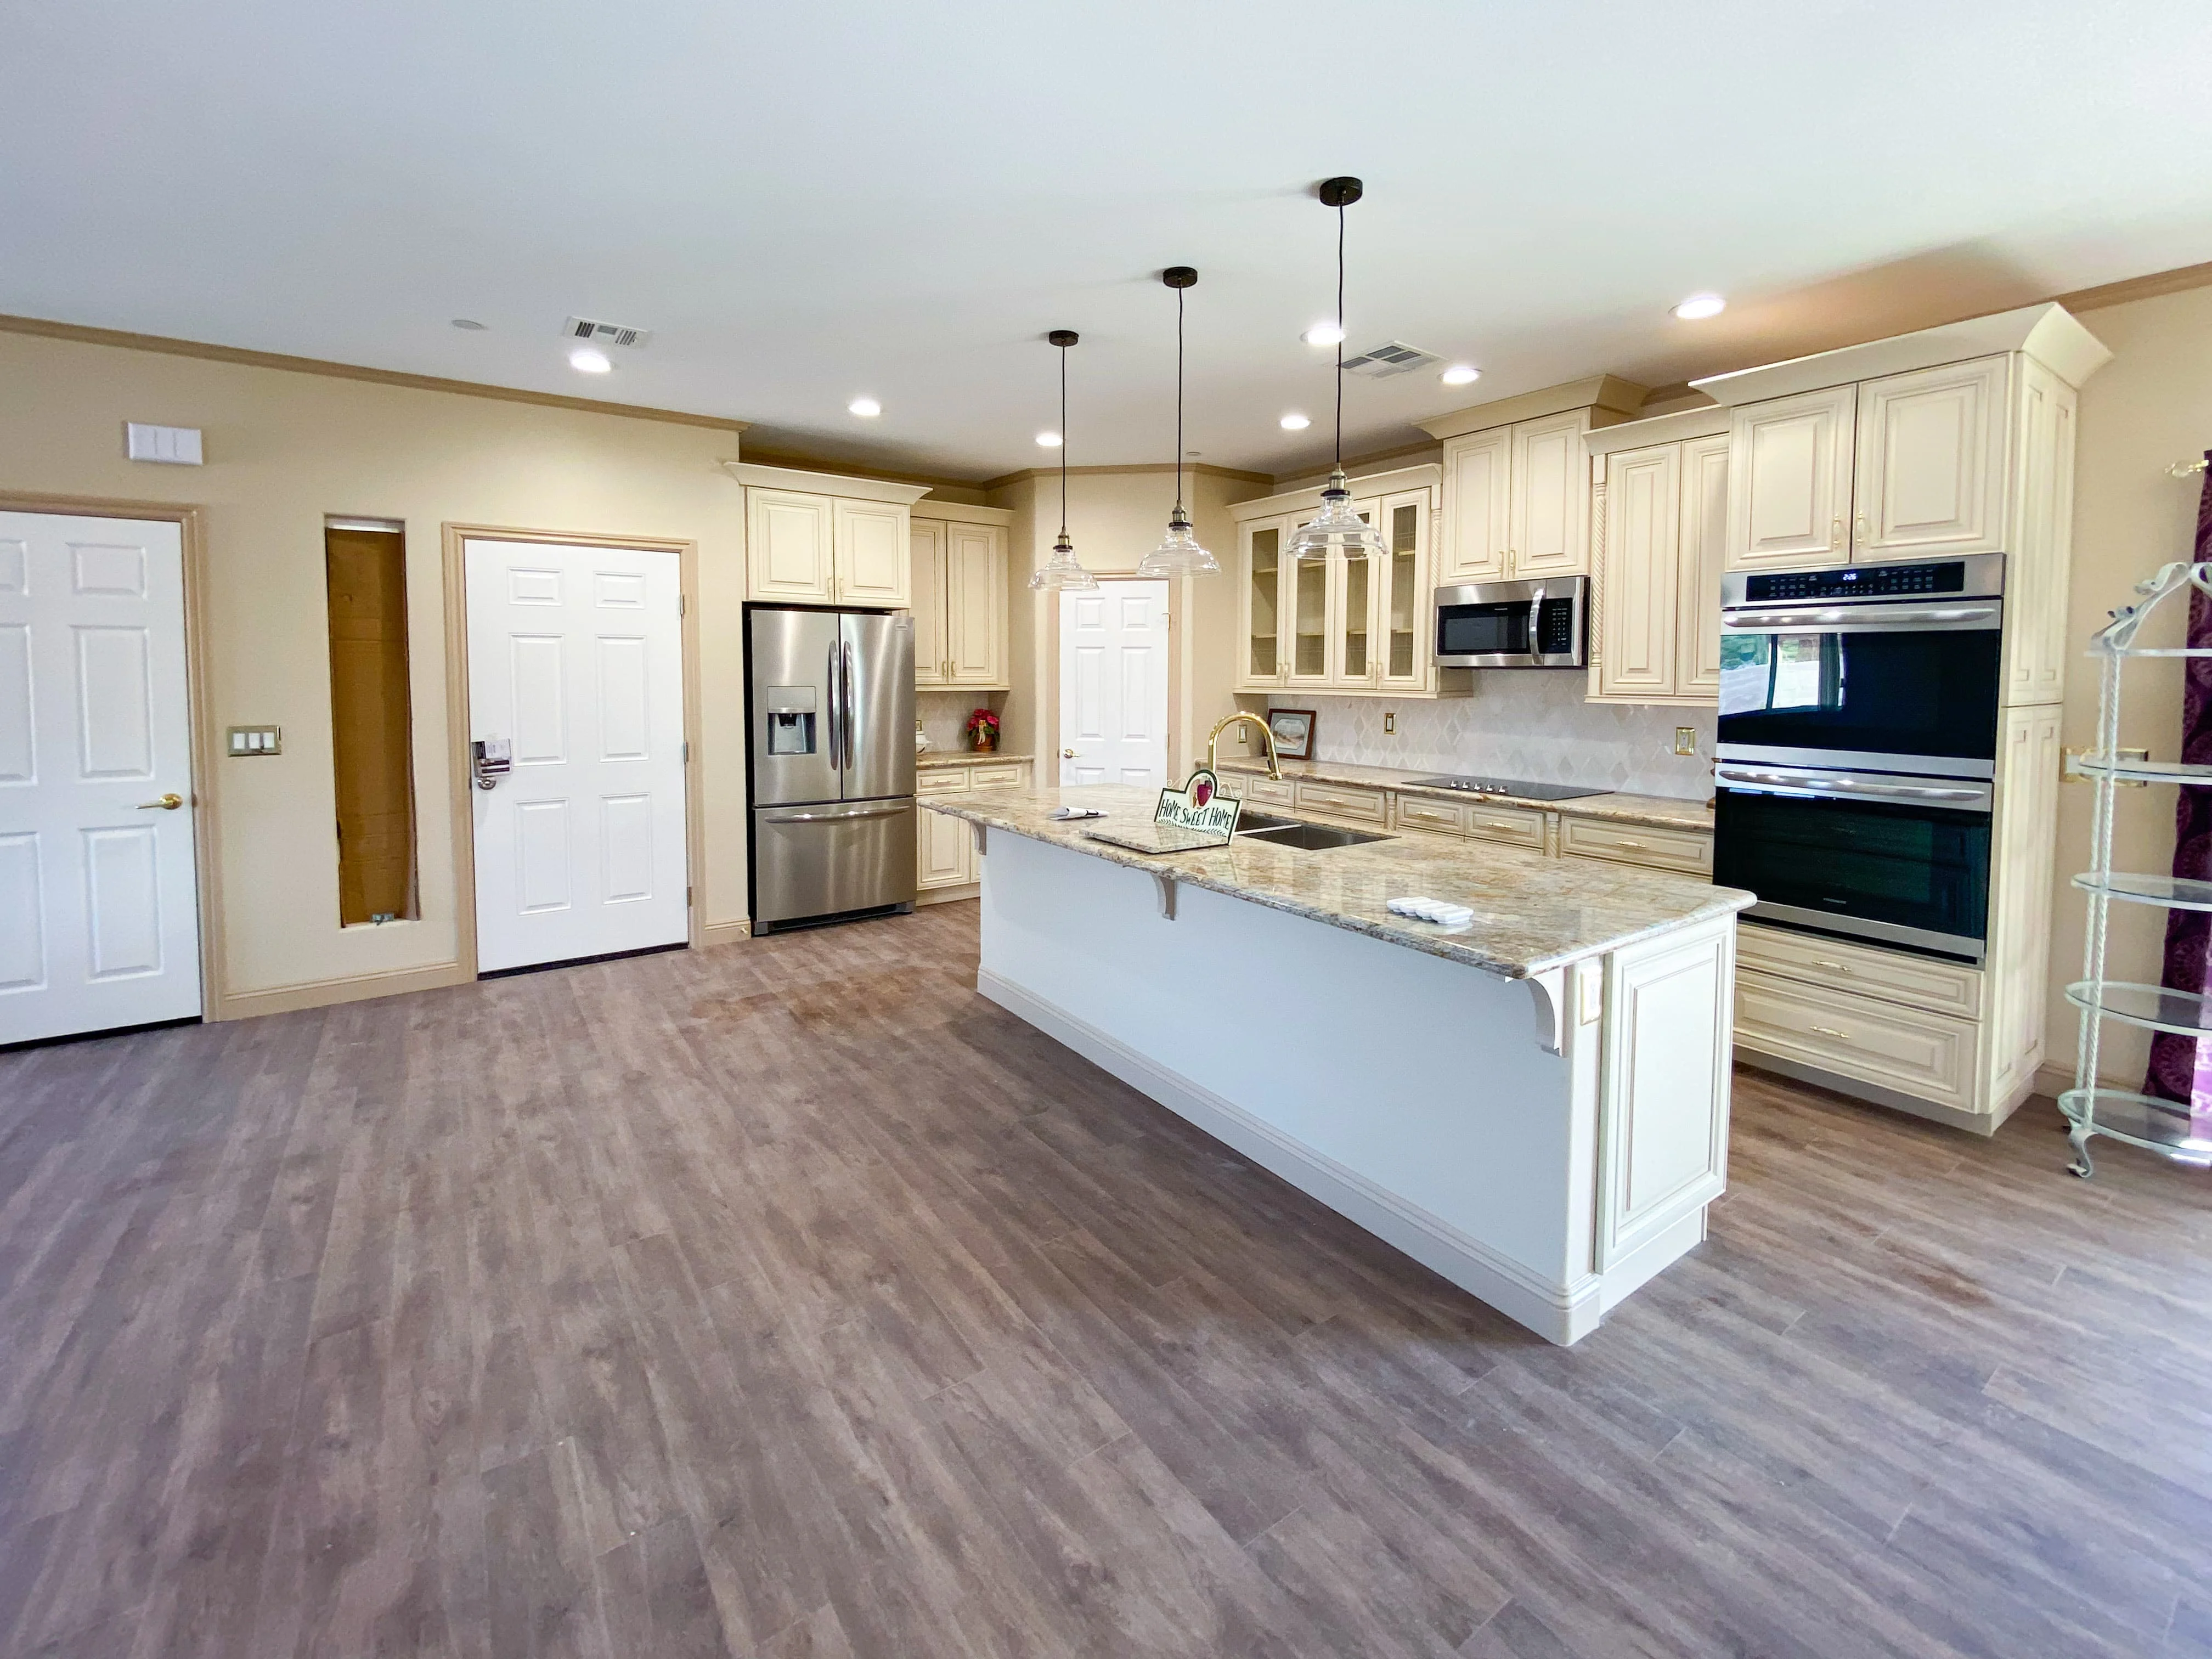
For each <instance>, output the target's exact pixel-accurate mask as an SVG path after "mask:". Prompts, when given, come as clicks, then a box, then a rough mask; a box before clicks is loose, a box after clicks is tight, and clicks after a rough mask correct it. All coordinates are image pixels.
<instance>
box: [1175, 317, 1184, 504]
mask: <svg viewBox="0 0 2212 1659" xmlns="http://www.w3.org/2000/svg"><path fill="white" fill-rule="evenodd" d="M1182 293H1183V291H1182V289H1176V513H1177V514H1181V513H1182Z"/></svg>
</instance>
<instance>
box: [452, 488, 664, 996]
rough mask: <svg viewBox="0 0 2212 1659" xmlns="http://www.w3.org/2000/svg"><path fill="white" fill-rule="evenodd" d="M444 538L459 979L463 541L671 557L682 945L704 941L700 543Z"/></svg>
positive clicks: (468, 969)
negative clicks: (678, 607) (679, 728)
mask: <svg viewBox="0 0 2212 1659" xmlns="http://www.w3.org/2000/svg"><path fill="white" fill-rule="evenodd" d="M441 532H442V534H443V538H444V575H445V586H446V592H445V607H446V759H447V794H448V797H449V799H450V801H451V809H450V816H451V817H452V819H453V954H454V956H455V957H457V958H458V960H459V974H458V975H457V977H458V978H459V979H460V980H462V981H468V980H473V979H475V978H476V977H477V975H478V973H479V971H480V970H479V969H478V968H477V838H476V813H475V811H474V809H473V806H472V804H471V794H470V792H471V789H472V788H473V787H474V784H473V782H472V781H471V779H470V776H469V743H470V738H469V598H468V580H467V572H466V570H465V568H464V565H463V556H462V544H464V543H466V542H471V541H478V542H535V543H538V544H556V545H560V546H574V547H617V548H621V549H623V550H625V551H629V552H635V553H673V554H675V555H676V568H677V578H676V580H677V589H678V592H681V593H682V594H683V596H684V617H683V621H682V623H681V626H680V628H679V629H678V648H679V649H680V650H681V651H682V653H683V655H684V660H683V663H682V665H681V667H682V672H683V681H684V745H685V748H686V750H688V752H689V754H690V759H689V760H688V761H686V762H685V763H684V863H685V865H686V866H688V867H687V868H686V869H685V871H684V883H685V885H686V887H687V889H688V890H689V896H688V899H687V901H686V902H685V904H684V938H685V941H686V942H687V943H688V944H689V945H691V946H693V947H694V948H696V947H697V946H698V945H702V944H703V943H705V942H706V941H705V936H704V930H703V928H702V925H701V921H700V918H701V916H702V915H704V914H705V912H704V910H703V909H702V903H701V901H702V894H701V893H700V888H701V887H702V885H703V882H702V879H701V878H702V876H703V874H704V873H705V870H706V849H707V817H706V806H705V791H703V790H702V788H701V787H699V774H700V770H701V761H702V756H703V754H704V752H705V751H704V750H703V749H702V746H701V744H700V741H699V701H700V691H699V544H698V543H696V542H688V541H678V540H673V539H671V538H667V537H662V536H610V535H605V534H601V533H599V532H595V531H568V530H535V529H529V528H526V527H524V526H516V525H489V524H455V523H453V522H450V521H449V522H447V524H445V525H443V526H441Z"/></svg>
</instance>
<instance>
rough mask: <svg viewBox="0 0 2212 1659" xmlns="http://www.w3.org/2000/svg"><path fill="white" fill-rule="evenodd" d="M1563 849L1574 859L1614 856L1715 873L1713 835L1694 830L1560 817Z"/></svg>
mask: <svg viewBox="0 0 2212 1659" xmlns="http://www.w3.org/2000/svg"><path fill="white" fill-rule="evenodd" d="M1559 851H1560V852H1561V853H1563V854H1567V855H1569V856H1571V857H1574V858H1584V859H1613V860H1617V861H1618V862H1620V863H1622V864H1648V865H1650V866H1652V867H1653V868H1654V869H1656V870H1679V871H1680V872H1682V873H1683V874H1685V875H1691V876H1711V874H1712V872H1713V838H1712V837H1711V836H1707V835H1700V834H1699V833H1698V832H1697V831H1695V830H1691V829H1647V828H1646V827H1644V825H1642V824H1640V823H1606V822H1605V821H1604V820H1602V819H1600V818H1577V817H1568V816H1567V815H1566V814H1565V813H1562V814H1560V817H1559Z"/></svg>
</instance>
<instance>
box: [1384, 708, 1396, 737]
mask: <svg viewBox="0 0 2212 1659" xmlns="http://www.w3.org/2000/svg"><path fill="white" fill-rule="evenodd" d="M1397 729H1398V717H1397V716H1396V715H1395V714H1389V713H1388V712H1386V713H1385V714H1383V731H1384V732H1386V733H1389V732H1395V731H1396V730H1397Z"/></svg>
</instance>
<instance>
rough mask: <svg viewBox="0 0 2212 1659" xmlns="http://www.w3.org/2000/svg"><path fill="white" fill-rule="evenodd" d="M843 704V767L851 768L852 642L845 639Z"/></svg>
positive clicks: (842, 685) (852, 746)
mask: <svg viewBox="0 0 2212 1659" xmlns="http://www.w3.org/2000/svg"><path fill="white" fill-rule="evenodd" d="M840 690H841V693H842V697H843V700H844V704H845V714H844V720H845V769H846V770H847V771H848V772H849V771H851V770H852V769H853V753H854V743H853V726H854V719H853V642H852V641H850V640H848V641H845V663H844V678H843V680H842V684H841V686H840Z"/></svg>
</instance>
